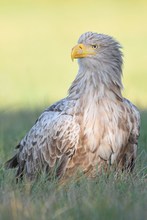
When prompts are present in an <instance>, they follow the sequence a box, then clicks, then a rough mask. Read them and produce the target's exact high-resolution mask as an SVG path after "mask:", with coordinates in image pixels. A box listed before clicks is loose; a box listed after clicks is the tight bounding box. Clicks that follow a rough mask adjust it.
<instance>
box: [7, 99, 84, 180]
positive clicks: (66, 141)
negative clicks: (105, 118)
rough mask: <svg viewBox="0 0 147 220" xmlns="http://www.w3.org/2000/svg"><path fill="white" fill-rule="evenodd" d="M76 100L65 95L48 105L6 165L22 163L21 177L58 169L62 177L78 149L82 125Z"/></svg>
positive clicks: (19, 172) (58, 174)
mask: <svg viewBox="0 0 147 220" xmlns="http://www.w3.org/2000/svg"><path fill="white" fill-rule="evenodd" d="M74 104H75V103H74V101H70V100H66V99H63V100H61V101H59V102H57V103H55V104H54V105H52V106H50V107H49V108H48V109H46V110H45V111H44V112H43V113H42V114H41V116H40V117H39V118H38V120H37V121H36V123H35V125H34V126H33V127H32V128H31V129H30V131H29V132H28V133H27V135H26V136H25V137H24V138H23V139H22V140H21V142H20V143H19V145H18V147H17V148H18V153H17V154H16V155H15V156H14V157H13V158H12V159H10V160H9V161H8V162H7V163H6V165H7V167H8V168H13V167H16V166H18V171H17V177H21V176H23V174H24V173H25V174H26V176H27V177H29V178H31V179H32V178H33V177H34V176H35V175H36V174H37V173H38V172H39V171H40V170H45V171H46V170H47V171H48V172H49V173H50V172H53V170H56V176H58V177H61V176H62V174H63V173H64V171H65V169H66V164H67V162H68V160H69V158H70V157H71V156H72V155H73V154H74V151H75V150H76V147H77V144H78V140H79V131H80V126H79V124H78V123H77V122H76V119H75V116H74V112H73V109H74V108H73V107H74Z"/></svg>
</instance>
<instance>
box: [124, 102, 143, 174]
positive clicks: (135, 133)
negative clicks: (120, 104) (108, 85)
mask: <svg viewBox="0 0 147 220" xmlns="http://www.w3.org/2000/svg"><path fill="white" fill-rule="evenodd" d="M124 102H125V104H126V105H127V109H128V114H129V119H130V120H129V123H130V127H131V131H130V135H129V140H128V145H127V147H126V152H125V154H124V155H125V168H127V169H129V170H130V171H132V170H133V168H134V165H135V160H136V155H137V147H138V138H139V135H140V112H139V110H138V109H137V107H136V106H135V105H133V104H132V103H131V102H130V101H129V100H127V99H124Z"/></svg>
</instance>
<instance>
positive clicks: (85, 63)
mask: <svg viewBox="0 0 147 220" xmlns="http://www.w3.org/2000/svg"><path fill="white" fill-rule="evenodd" d="M71 58H72V59H78V63H79V66H80V69H81V70H85V69H86V70H90V72H93V73H97V74H96V75H99V77H100V78H101V82H104V83H105V84H110V82H113V83H114V84H117V85H118V86H119V87H120V88H122V83H121V74H122V63H123V60H122V52H121V45H120V44H119V43H118V42H117V41H116V40H115V39H114V38H113V37H111V36H108V35H105V34H98V33H94V32H86V33H84V34H82V35H81V36H80V38H79V40H78V44H77V45H76V46H75V47H73V49H72V52H71ZM111 84H112V83H111Z"/></svg>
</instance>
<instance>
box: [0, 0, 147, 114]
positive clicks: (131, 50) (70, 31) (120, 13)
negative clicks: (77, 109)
mask: <svg viewBox="0 0 147 220" xmlns="http://www.w3.org/2000/svg"><path fill="white" fill-rule="evenodd" d="M86 31H95V32H99V33H105V34H108V35H112V36H114V37H115V38H116V39H117V40H118V41H119V42H120V43H121V44H122V46H123V53H124V77H123V82H124V87H125V91H124V95H125V96H126V97H127V98H129V99H130V100H132V101H133V102H134V103H135V104H136V105H137V106H139V107H140V108H145V107H147V55H146V51H147V1H135V0H134V1H133V0H130V1H126V0H123V1H116V0H111V1H108V0H103V1H98V0H97V1H96V0H90V1H89V0H86V1H80V0H79V1H78V0H74V1H72V0H71V1H70V0H68V1H67V0H64V1H63V0H60V1H57V0H54V1H53V0H52V1H47V0H46V1H45V0H40V1H39V0H38V1H37V0H34V1H33V0H19V1H16V0H4V1H2V0H1V1H0V108H2V109H3V108H7V107H9V108H11V109H12V110H15V109H20V108H25V107H27V108H32V107H33V108H34V107H38V106H42V105H43V106H47V105H49V104H50V103H52V102H54V101H56V100H58V99H61V98H63V97H64V96H66V94H67V90H68V88H69V86H70V84H71V82H72V80H73V79H74V77H75V75H76V73H77V70H78V65H77V64H76V62H74V63H72V61H71V58H70V51H71V48H72V47H73V46H74V45H75V44H76V42H77V40H78V38H79V36H80V35H81V34H82V33H84V32H86Z"/></svg>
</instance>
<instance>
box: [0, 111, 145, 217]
mask: <svg viewBox="0 0 147 220" xmlns="http://www.w3.org/2000/svg"><path fill="white" fill-rule="evenodd" d="M41 111H42V110H40V109H38V110H35V109H32V110H24V111H17V112H10V111H1V112H0V155H1V161H0V164H1V165H0V213H1V215H0V219H2V220H7V219H8V220H9V219H12V220H19V219H20V220H25V219H30V220H33V219H34V220H37V219H38V220H40V219H43V220H45V219H61V220H62V219H87V220H89V219H100V220H103V219H106V220H107V219H109V220H111V219H112V220H114V219H118V220H119V219H122V220H125V219H126V220H127V219H134V220H140V219H146V218H147V209H146V201H147V163H146V161H147V132H146V131H147V112H145V111H143V112H142V113H141V118H142V125H141V135H140V139H139V149H138V158H137V162H136V167H135V170H134V173H133V175H129V174H127V173H123V174H121V175H119V176H118V177H116V175H115V173H113V172H112V173H111V174H110V176H109V177H108V176H107V174H105V173H104V174H102V176H99V177H97V178H96V179H93V180H91V179H87V178H86V177H84V176H83V177H81V179H80V180H79V181H78V182H77V181H74V180H73V181H71V182H70V183H68V184H66V185H64V186H60V185H59V184H58V182H56V181H51V182H48V181H46V180H45V177H44V176H42V177H40V179H39V180H38V181H37V182H34V183H32V184H30V183H28V182H27V181H24V182H23V183H19V184H16V183H15V180H14V174H15V171H14V170H5V169H4V167H3V163H4V161H6V159H8V158H9V157H10V156H11V155H12V154H13V153H14V146H16V145H17V143H18V142H19V141H20V139H21V138H22V137H23V136H24V135H25V133H26V132H27V131H28V129H29V128H30V127H31V126H32V125H33V123H34V121H35V120H36V118H37V116H38V115H39V114H40V112H41Z"/></svg>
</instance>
